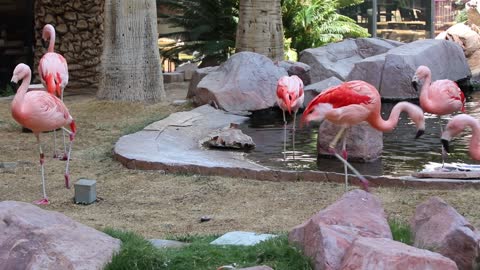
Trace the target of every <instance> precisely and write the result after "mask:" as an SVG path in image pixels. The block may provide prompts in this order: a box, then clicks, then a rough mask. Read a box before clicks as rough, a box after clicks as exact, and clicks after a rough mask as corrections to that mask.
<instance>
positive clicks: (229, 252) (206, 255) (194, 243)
mask: <svg viewBox="0 0 480 270" xmlns="http://www.w3.org/2000/svg"><path fill="white" fill-rule="evenodd" d="M105 233H107V234H109V235H111V236H113V237H115V238H119V239H121V240H122V242H123V244H122V249H121V251H120V253H119V254H117V255H116V256H114V257H113V259H112V262H111V263H110V264H109V265H108V266H107V267H106V268H105V269H107V270H116V269H125V270H127V269H128V270H136V269H138V270H140V269H142V270H143V269H173V270H187V269H188V270H191V269H195V270H207V269H208V270H211V269H217V268H218V267H220V266H222V265H233V264H234V265H235V266H236V267H238V268H242V267H250V266H256V265H268V266H270V267H272V268H273V269H276V270H297V269H298V270H311V269H312V267H311V265H310V262H309V259H308V258H306V257H305V256H303V255H302V254H301V253H300V251H299V250H298V249H296V248H295V247H292V246H290V245H289V244H288V239H287V235H285V234H282V235H280V236H279V237H277V238H274V239H270V240H267V241H264V242H261V243H259V244H257V245H255V246H252V247H244V246H215V245H210V244H209V243H210V242H211V241H213V240H214V239H215V238H216V236H182V237H179V238H177V239H175V240H182V241H188V242H189V243H190V245H188V246H186V247H184V248H180V249H156V248H155V247H153V246H152V245H151V244H150V243H149V242H148V241H146V240H145V239H143V238H142V237H140V236H138V235H136V234H134V233H131V232H125V231H119V230H114V229H106V230H105Z"/></svg>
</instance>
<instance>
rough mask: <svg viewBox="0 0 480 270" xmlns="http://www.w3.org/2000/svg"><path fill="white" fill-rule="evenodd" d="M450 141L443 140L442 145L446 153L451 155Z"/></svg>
mask: <svg viewBox="0 0 480 270" xmlns="http://www.w3.org/2000/svg"><path fill="white" fill-rule="evenodd" d="M448 143H449V141H448V140H447V139H443V138H442V145H443V149H445V152H447V153H450V146H449V145H448Z"/></svg>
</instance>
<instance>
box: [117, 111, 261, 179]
mask: <svg viewBox="0 0 480 270" xmlns="http://www.w3.org/2000/svg"><path fill="white" fill-rule="evenodd" d="M247 119H248V118H247V117H245V116H238V115H233V114H228V113H226V112H224V111H221V110H216V109H214V108H213V107H211V106H210V105H203V106H201V107H198V108H195V109H193V110H191V111H188V112H178V113H174V114H171V115H170V116H169V117H167V118H165V119H163V120H160V121H158V122H155V123H153V124H151V125H149V126H147V127H145V129H144V130H142V131H140V132H137V133H134V134H130V135H126V136H123V137H121V138H120V140H119V141H118V142H117V143H116V144H115V148H114V151H115V154H116V155H119V156H121V157H123V158H126V159H129V160H139V161H144V162H147V163H150V164H155V163H161V164H168V165H175V166H188V165H196V166H205V167H222V168H248V169H252V170H267V168H266V167H264V166H261V165H257V164H255V163H253V162H251V161H249V160H248V159H246V158H245V154H244V153H241V152H231V151H228V152H227V151H215V150H206V149H203V148H202V147H201V146H200V144H199V141H200V139H202V138H204V137H206V136H207V135H208V134H209V133H210V132H211V131H212V130H216V129H220V128H223V127H225V126H229V125H230V123H237V124H241V123H243V122H244V121H246V120H247ZM127 167H128V166H127ZM152 169H154V168H152Z"/></svg>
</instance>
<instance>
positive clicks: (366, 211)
mask: <svg viewBox="0 0 480 270" xmlns="http://www.w3.org/2000/svg"><path fill="white" fill-rule="evenodd" d="M360 236H364V237H380V238H389V239H391V238H392V233H391V231H390V227H389V225H388V222H387V219H386V215H385V211H384V209H383V206H382V203H381V202H380V200H379V199H378V198H377V197H376V196H374V195H372V194H370V193H368V192H365V191H363V190H358V189H357V190H353V191H350V192H348V193H346V194H344V195H343V196H342V197H341V198H340V199H339V200H338V201H336V202H335V203H333V204H332V205H330V206H328V207H327V208H325V209H324V210H322V211H320V212H318V213H317V214H315V215H314V216H312V217H311V218H310V219H308V220H307V221H305V222H304V223H302V224H301V225H298V226H296V227H295V228H293V229H292V230H291V231H290V233H289V235H288V239H289V241H290V242H291V243H293V244H295V245H298V246H299V247H300V248H301V249H302V250H303V252H304V254H305V255H306V256H309V257H310V258H312V261H313V264H314V265H313V267H314V269H315V270H320V269H340V265H341V262H342V259H343V257H344V255H345V252H346V251H347V250H348V248H349V247H350V245H351V244H352V242H353V241H354V240H355V239H356V238H357V237H360Z"/></svg>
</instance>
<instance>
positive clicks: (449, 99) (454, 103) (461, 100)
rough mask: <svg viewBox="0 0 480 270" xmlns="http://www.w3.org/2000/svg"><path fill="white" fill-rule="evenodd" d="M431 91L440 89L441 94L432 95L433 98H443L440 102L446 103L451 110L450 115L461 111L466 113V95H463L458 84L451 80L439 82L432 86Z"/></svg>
mask: <svg viewBox="0 0 480 270" xmlns="http://www.w3.org/2000/svg"><path fill="white" fill-rule="evenodd" d="M430 89H438V90H439V91H440V93H438V92H437V93H438V94H439V95H438V94H437V95H435V94H432V98H433V99H435V98H441V99H442V100H441V101H440V102H444V103H445V102H446V104H445V105H446V106H447V107H448V108H450V111H451V112H450V113H453V112H455V111H458V110H461V111H462V112H465V95H464V94H463V92H462V90H461V89H460V87H458V85H457V83H455V82H454V81H451V80H437V81H435V82H433V83H432V84H431V85H430Z"/></svg>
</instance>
